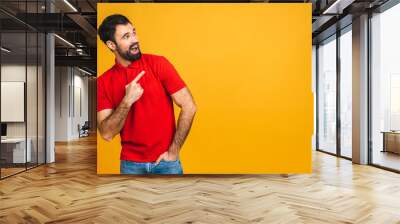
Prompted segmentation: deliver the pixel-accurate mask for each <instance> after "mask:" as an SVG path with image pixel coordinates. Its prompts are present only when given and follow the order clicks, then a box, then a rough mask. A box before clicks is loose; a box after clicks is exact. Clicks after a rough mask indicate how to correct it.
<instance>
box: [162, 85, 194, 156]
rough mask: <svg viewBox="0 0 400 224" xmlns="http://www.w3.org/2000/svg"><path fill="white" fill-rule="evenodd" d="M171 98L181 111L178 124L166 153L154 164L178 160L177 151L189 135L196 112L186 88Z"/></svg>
mask: <svg viewBox="0 0 400 224" xmlns="http://www.w3.org/2000/svg"><path fill="white" fill-rule="evenodd" d="M171 97H172V100H173V101H174V103H175V104H176V105H178V106H179V107H180V108H181V111H180V113H179V117H178V124H177V128H176V131H175V134H174V138H173V140H172V143H171V145H170V146H169V149H168V151H166V152H164V153H163V154H161V155H160V156H159V157H158V159H157V160H156V164H158V163H159V162H160V161H161V160H162V159H164V160H167V161H168V160H177V159H179V151H180V149H181V147H182V146H183V143H184V142H185V140H186V137H187V136H188V134H189V131H190V128H191V126H192V122H193V118H194V115H195V114H196V110H197V109H196V104H195V102H194V100H193V97H192V94H191V93H190V91H189V89H188V88H187V87H184V88H182V89H181V90H178V91H177V92H175V93H173V94H172V95H171Z"/></svg>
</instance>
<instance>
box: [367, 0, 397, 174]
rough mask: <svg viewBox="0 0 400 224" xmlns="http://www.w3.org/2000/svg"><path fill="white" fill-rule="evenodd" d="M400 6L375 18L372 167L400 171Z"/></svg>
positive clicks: (373, 25)
mask: <svg viewBox="0 0 400 224" xmlns="http://www.w3.org/2000/svg"><path fill="white" fill-rule="evenodd" d="M399 21H400V4H398V5H396V6H394V7H393V8H391V9H389V10H387V11H385V12H383V13H381V14H376V15H374V16H373V17H372V20H371V22H372V24H371V25H372V38H371V40H372V63H371V64H372V74H371V75H372V77H371V78H372V90H371V91H372V92H371V94H372V100H371V101H372V102H371V103H372V112H371V116H372V125H371V126H372V127H371V128H372V130H371V131H372V163H373V164H378V165H381V166H385V167H388V168H392V169H396V170H400V132H399V131H400V105H399V102H400V63H399V58H400V42H399V40H400V30H399V29H398V28H397V27H398V22H399Z"/></svg>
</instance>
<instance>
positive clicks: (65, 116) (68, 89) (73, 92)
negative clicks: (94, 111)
mask: <svg viewBox="0 0 400 224" xmlns="http://www.w3.org/2000/svg"><path fill="white" fill-rule="evenodd" d="M55 85H56V92H55V126H56V133H55V140H56V141H70V140H73V139H77V138H79V135H78V124H80V125H83V124H84V122H85V121H87V120H88V78H87V77H85V76H84V73H82V72H80V71H79V70H78V69H76V68H72V67H56V84H55ZM79 95H80V97H79ZM79 101H80V102H79ZM79 105H81V110H82V111H81V113H80V111H79Z"/></svg>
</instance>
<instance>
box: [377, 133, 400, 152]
mask: <svg viewBox="0 0 400 224" xmlns="http://www.w3.org/2000/svg"><path fill="white" fill-rule="evenodd" d="M381 133H383V150H382V152H392V153H396V154H400V132H399V131H382V132H381Z"/></svg>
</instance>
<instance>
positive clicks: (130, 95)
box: [123, 71, 145, 107]
mask: <svg viewBox="0 0 400 224" xmlns="http://www.w3.org/2000/svg"><path fill="white" fill-rule="evenodd" d="M144 73H145V72H144V71H141V72H140V73H139V75H137V76H136V77H135V79H134V80H132V82H130V83H129V84H128V85H126V86H125V97H124V99H123V102H124V103H125V104H126V106H128V107H130V106H132V104H133V103H134V102H136V101H137V100H138V99H139V98H140V97H141V96H142V95H143V88H142V86H141V85H140V84H139V83H138V81H139V79H140V78H142V76H143V75H144Z"/></svg>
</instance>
